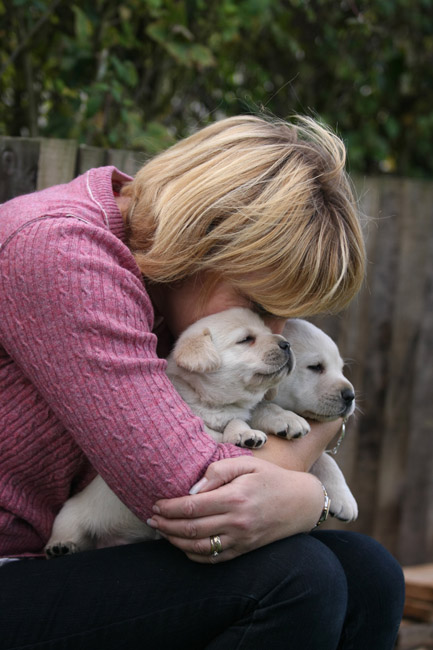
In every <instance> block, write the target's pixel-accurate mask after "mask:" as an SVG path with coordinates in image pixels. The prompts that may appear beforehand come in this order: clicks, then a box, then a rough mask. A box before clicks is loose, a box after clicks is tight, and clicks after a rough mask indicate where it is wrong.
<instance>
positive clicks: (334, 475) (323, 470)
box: [310, 454, 358, 521]
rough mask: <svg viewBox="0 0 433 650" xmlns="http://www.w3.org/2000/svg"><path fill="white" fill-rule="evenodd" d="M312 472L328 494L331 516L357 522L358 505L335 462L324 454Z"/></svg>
mask: <svg viewBox="0 0 433 650" xmlns="http://www.w3.org/2000/svg"><path fill="white" fill-rule="evenodd" d="M310 471H311V473H312V474H314V475H315V476H317V478H318V479H319V480H320V481H321V482H322V483H323V485H324V486H325V488H326V491H327V492H328V495H329V498H330V499H331V510H330V512H331V514H332V515H333V516H334V517H337V519H341V520H342V521H355V519H356V518H357V516H358V504H357V503H356V501H355V497H354V496H353V494H352V492H351V491H350V489H349V486H348V485H347V483H346V479H345V478H344V476H343V472H342V471H341V469H340V468H339V467H338V465H337V463H336V462H335V460H334V459H333V458H331V456H329V454H322V455H321V456H320V457H319V458H318V460H316V462H315V463H314V465H313V466H312V468H311V470H310Z"/></svg>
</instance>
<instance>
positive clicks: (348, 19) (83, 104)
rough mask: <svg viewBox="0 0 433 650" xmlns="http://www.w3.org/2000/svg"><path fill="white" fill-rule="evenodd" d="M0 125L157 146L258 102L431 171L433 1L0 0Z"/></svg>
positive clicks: (405, 165) (108, 143) (375, 159)
mask: <svg viewBox="0 0 433 650" xmlns="http://www.w3.org/2000/svg"><path fill="white" fill-rule="evenodd" d="M0 43H1V45H0V70H1V75H0V99H1V101H0V134H3V135H9V136H46V137H58V138H74V139H77V140H78V141H79V142H82V143H86V144H87V145H96V146H103V147H116V148H125V149H136V150H138V151H144V152H148V153H154V152H155V151H158V150H160V149H161V148H164V147H166V146H167V145H168V144H170V143H171V142H173V141H174V140H175V139H178V138H179V137H181V136H184V135H186V134H188V133H189V132H190V131H191V130H193V129H195V128H197V126H202V125H203V124H205V123H207V122H210V121H213V120H215V119H219V118H221V117H224V116H226V115H232V114H236V113H239V112H244V111H248V112H249V111H252V112H256V111H258V110H261V109H265V110H267V111H269V112H271V113H273V114H275V115H278V116H279V117H286V116H288V115H290V114H293V113H295V112H298V113H309V114H314V115H317V116H318V117H320V118H322V119H323V120H324V121H325V122H327V123H328V124H330V125H331V126H332V127H334V128H337V129H338V131H339V132H340V133H341V135H342V136H343V137H344V139H345V141H346V142H347V145H348V149H349V160H350V168H351V170H352V171H354V172H355V171H356V172H362V173H367V174H375V173H394V174H400V175H404V176H407V175H409V176H417V177H429V176H431V174H432V173H433V155H432V151H431V142H432V139H433V111H432V110H431V109H432V105H433V83H432V67H433V2H432V1H431V0H375V1H374V2H372V1H367V2H365V1H362V0H342V1H340V2H335V1H332V0H183V1H182V0H128V2H124V3H122V2H119V1H118V0H117V1H115V0H84V1H82V2H71V1H70V0H68V1H67V2H66V0H54V1H52V2H49V1H48V0H32V1H29V0H0Z"/></svg>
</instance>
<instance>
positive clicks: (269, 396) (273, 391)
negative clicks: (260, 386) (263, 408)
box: [265, 386, 278, 402]
mask: <svg viewBox="0 0 433 650" xmlns="http://www.w3.org/2000/svg"><path fill="white" fill-rule="evenodd" d="M277 393H278V388H277V387H276V386H274V387H273V388H269V389H268V390H267V391H266V393H265V399H267V400H268V402H272V400H273V399H275V398H276V396H277Z"/></svg>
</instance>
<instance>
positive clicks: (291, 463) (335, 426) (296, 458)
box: [253, 418, 343, 472]
mask: <svg viewBox="0 0 433 650" xmlns="http://www.w3.org/2000/svg"><path fill="white" fill-rule="evenodd" d="M342 422H343V421H342V420H341V419H340V418H339V419H338V420H333V421H332V422H311V421H310V423H309V424H310V426H311V430H310V432H309V433H308V434H307V435H306V436H304V437H303V438H298V439H297V440H284V439H283V438H278V437H277V436H268V441H267V443H266V444H265V445H264V446H263V447H261V448H260V449H255V450H253V454H254V456H256V457H257V458H261V459H262V460H268V461H269V462H271V463H275V464H276V465H280V466H281V467H283V468H285V469H292V470H297V471H299V472H308V471H309V470H310V468H311V466H312V465H313V463H315V461H316V460H317V459H318V458H319V456H320V454H321V453H322V452H323V451H325V449H327V448H328V447H329V446H330V443H331V441H332V440H333V438H335V436H336V435H338V433H339V431H340V429H341V425H342Z"/></svg>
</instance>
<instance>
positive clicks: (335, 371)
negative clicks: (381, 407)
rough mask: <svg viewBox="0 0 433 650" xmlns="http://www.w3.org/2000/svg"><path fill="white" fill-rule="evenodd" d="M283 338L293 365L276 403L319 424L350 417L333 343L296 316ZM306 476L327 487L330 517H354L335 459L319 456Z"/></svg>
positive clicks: (347, 387) (351, 402) (348, 388)
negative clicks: (290, 353) (291, 354)
mask: <svg viewBox="0 0 433 650" xmlns="http://www.w3.org/2000/svg"><path fill="white" fill-rule="evenodd" d="M283 334H284V336H285V337H286V338H287V339H288V340H289V341H290V344H291V346H292V350H293V353H294V355H295V358H296V366H295V368H294V370H293V372H292V373H291V374H290V375H289V376H287V377H285V378H283V379H282V381H281V382H280V384H279V386H278V394H277V397H276V399H275V402H276V404H278V405H279V406H281V407H282V408H284V409H290V410H293V411H296V413H299V415H302V416H304V417H306V418H311V419H313V420H319V421H322V422H323V421H328V420H335V419H336V418H338V417H342V418H348V417H349V416H350V415H352V413H353V412H354V410H355V392H354V389H353V386H352V384H351V383H350V381H349V380H348V379H347V378H346V377H345V376H344V374H343V366H344V363H343V360H342V359H341V356H340V353H339V351H338V348H337V346H336V345H335V343H334V341H332V339H331V338H330V337H329V336H328V335H327V334H325V332H323V331H322V330H321V329H319V328H318V327H316V326H315V325H313V324H312V323H309V322H307V321H305V320H301V319H296V318H295V319H289V320H288V321H287V323H286V325H285V328H284V331H283ZM254 424H255V426H258V425H259V423H258V422H257V421H256V422H255V423H254ZM311 472H312V473H313V474H315V475H316V476H317V477H318V478H319V479H320V480H321V481H322V483H323V484H324V485H325V487H326V490H327V492H328V494H329V497H330V499H331V513H332V514H333V515H334V516H335V517H338V518H339V519H342V520H344V521H352V520H354V519H356V518H357V516H358V506H357V503H356V501H355V498H354V497H353V495H352V493H351V491H350V489H349V487H348V486H347V483H346V481H345V478H344V476H343V474H342V472H341V470H340V469H339V467H338V465H337V463H336V462H335V460H334V459H333V458H332V457H331V456H329V455H328V454H327V453H324V454H322V455H321V456H320V458H319V459H318V460H317V461H316V463H315V464H314V465H313V467H312V468H311Z"/></svg>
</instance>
